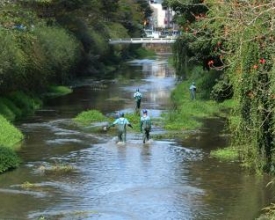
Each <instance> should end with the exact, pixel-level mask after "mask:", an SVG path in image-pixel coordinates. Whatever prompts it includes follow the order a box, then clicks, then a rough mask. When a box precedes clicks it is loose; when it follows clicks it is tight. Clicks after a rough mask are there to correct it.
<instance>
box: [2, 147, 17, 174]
mask: <svg viewBox="0 0 275 220" xmlns="http://www.w3.org/2000/svg"><path fill="white" fill-rule="evenodd" d="M19 164H20V159H19V157H18V156H17V154H16V153H15V151H13V150H12V149H10V148H6V147H2V146H0V173H3V172H5V171H7V170H10V169H14V168H17V167H18V166H19Z"/></svg>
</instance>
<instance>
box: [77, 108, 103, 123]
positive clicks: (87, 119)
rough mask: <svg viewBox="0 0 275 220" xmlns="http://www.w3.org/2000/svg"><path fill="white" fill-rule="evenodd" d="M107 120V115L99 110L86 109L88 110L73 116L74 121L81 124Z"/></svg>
mask: <svg viewBox="0 0 275 220" xmlns="http://www.w3.org/2000/svg"><path fill="white" fill-rule="evenodd" d="M107 120H108V119H107V117H105V116H104V115H103V114H102V113H101V112H99V111H97V110H88V111H84V112H81V113H79V114H78V115H77V116H76V117H75V118H74V121H76V122H78V123H81V124H89V123H92V122H103V121H107Z"/></svg>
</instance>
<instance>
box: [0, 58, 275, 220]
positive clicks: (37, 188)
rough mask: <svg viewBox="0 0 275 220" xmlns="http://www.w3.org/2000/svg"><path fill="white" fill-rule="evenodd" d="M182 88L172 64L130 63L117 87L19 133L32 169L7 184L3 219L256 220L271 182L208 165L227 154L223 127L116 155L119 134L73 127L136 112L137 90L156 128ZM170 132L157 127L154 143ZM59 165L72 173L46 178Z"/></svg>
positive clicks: (208, 126) (0, 178)
mask: <svg viewBox="0 0 275 220" xmlns="http://www.w3.org/2000/svg"><path fill="white" fill-rule="evenodd" d="M175 83H176V77H175V75H174V71H173V69H171V68H169V67H168V65H167V57H158V58H157V59H156V60H136V61H133V62H130V63H129V66H128V67H127V68H125V69H124V70H123V71H122V72H121V73H117V74H116V75H115V79H113V80H105V81H100V82H94V81H92V80H89V79H87V80H86V81H85V82H79V83H78V84H77V86H76V87H74V92H73V93H72V94H70V95H67V96H64V97H59V98H55V99H52V100H49V101H48V102H47V103H46V104H45V106H44V107H43V108H42V109H41V110H39V111H37V112H36V114H35V115H34V116H31V117H29V118H27V119H26V120H24V121H22V122H21V123H20V124H19V125H18V127H19V128H20V129H21V130H22V131H23V133H24V134H25V136H26V140H25V141H24V144H23V146H22V149H21V150H20V152H19V154H20V156H21V157H22V158H23V163H22V165H21V166H20V167H19V168H18V169H16V170H14V171H11V172H8V173H5V174H3V175H0V196H1V206H0V219H19V220H20V219H40V220H41V219H54V220H56V219H62V220H63V219H65V220H67V219H68V220H75V219H81V220H82V219H83V220H87V219H102V220H109V219H110V220H153V219H154V220H168V219H169V220H206V219H209V220H212V219H215V220H216V219H221V220H224V219H227V220H235V219H240V220H252V219H255V218H256V217H257V216H258V215H259V212H260V209H261V208H262V207H263V206H265V205H266V204H268V203H269V202H270V201H271V200H272V199H273V198H274V193H273V192H271V190H269V189H268V187H266V184H267V183H268V181H269V179H268V178H266V177H255V176H253V175H248V174H247V173H245V172H244V171H242V170H241V169H240V167H239V166H238V164H237V163H233V162H226V163H225V162H220V161H217V160H215V159H212V158H210V157H209V153H210V150H212V149H216V148H219V147H224V146H226V144H227V140H226V136H222V135H220V134H219V133H218V132H217V131H221V130H223V122H222V120H220V119H215V118H214V119H208V120H205V126H204V128H203V129H202V130H201V131H200V132H198V131H193V132H191V133H188V134H186V135H188V138H186V137H184V134H183V138H182V140H168V139H167V140H151V141H150V143H149V144H148V145H143V144H142V141H141V135H140V134H137V133H134V132H133V131H131V129H129V130H128V136H127V145H126V146H118V145H116V144H115V138H114V136H113V133H109V132H108V133H101V134H98V133H93V132H91V130H90V129H89V127H87V128H84V129H83V128H79V127H78V126H76V125H75V124H74V123H73V121H72V118H73V117H75V116H76V115H77V114H78V113H80V112H82V111H83V110H88V109H97V110H100V111H101V112H103V113H104V114H106V115H108V114H114V113H117V112H120V111H124V112H132V111H133V110H134V102H133V98H132V96H133V93H134V91H135V89H136V88H140V90H141V92H142V93H143V94H144V101H143V102H142V108H146V109H148V111H149V114H150V116H151V117H152V119H153V120H154V118H155V119H156V118H158V117H160V115H161V113H162V112H164V111H167V110H168V109H169V106H170V103H169V96H170V93H171V89H172V88H173V87H174V86H175ZM183 92H184V91H183ZM161 132H165V131H163V130H162V129H161V128H160V127H157V126H153V132H152V133H153V134H156V133H161ZM54 165H59V166H60V165H64V166H68V165H69V166H71V167H72V168H73V170H72V172H68V173H64V172H60V173H59V172H47V168H48V167H52V166H54ZM28 183H29V184H33V185H32V186H31V187H27V186H28V185H27V184H28ZM23 186H25V187H23Z"/></svg>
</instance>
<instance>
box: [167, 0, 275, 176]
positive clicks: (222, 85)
mask: <svg viewBox="0 0 275 220" xmlns="http://www.w3.org/2000/svg"><path fill="white" fill-rule="evenodd" d="M163 5H164V6H165V7H171V8H172V9H173V10H174V11H176V16H175V18H174V19H175V22H176V23H177V24H178V25H179V26H180V28H181V30H182V36H181V38H180V39H178V41H177V42H176V44H175V47H174V52H175V59H174V60H175V65H176V70H177V73H178V74H179V75H182V78H184V79H186V78H190V77H192V74H197V73H195V71H194V69H192V67H193V66H196V65H200V66H201V67H202V69H203V70H204V71H202V72H201V74H200V76H199V77H198V74H197V76H196V78H197V79H200V80H201V81H202V82H203V83H201V84H200V85H199V86H200V88H201V90H209V88H210V91H209V93H208V94H209V95H208V97H207V96H205V97H204V98H206V99H207V98H211V99H213V100H216V101H217V102H224V101H225V100H228V99H232V100H234V103H235V106H234V108H233V109H232V112H231V114H230V122H232V123H231V126H230V128H231V131H232V133H233V139H232V146H234V147H235V149H236V150H237V151H238V153H239V155H240V157H241V159H242V161H243V163H244V164H246V165H247V167H250V168H251V167H252V168H253V169H254V170H255V171H260V172H261V171H263V170H264V171H267V172H270V173H274V172H275V166H274V165H275V154H274V147H275V142H274V138H273V135H274V132H275V126H274V104H275V103H274V102H275V98H274V97H275V96H274V89H275V84H274V82H275V81H274V74H275V68H274V64H273V63H274V61H275V53H274V52H275V51H274V50H275V47H274V46H275V45H274V44H275V38H274V25H275V23H274V22H275V20H274V11H275V7H274V2H273V1H268V0H261V1H259V0H251V1H239V0H232V1H220V0H180V1H179V0H165V1H164V3H163ZM206 94H207V93H206Z"/></svg>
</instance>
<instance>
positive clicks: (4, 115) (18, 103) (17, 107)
mask: <svg viewBox="0 0 275 220" xmlns="http://www.w3.org/2000/svg"><path fill="white" fill-rule="evenodd" d="M70 92H72V90H71V89H70V88H68V87H64V86H51V87H49V88H48V90H47V92H46V93H44V95H43V97H39V96H38V95H37V96H35V95H30V94H25V93H23V92H16V93H13V94H10V95H9V96H5V97H0V124H1V126H0V132H1V136H0V152H1V157H0V173H2V172H5V171H8V170H10V169H14V168H17V167H18V166H19V164H20V158H19V157H18V156H17V154H16V150H17V149H18V148H20V145H21V142H22V141H23V140H24V138H25V137H24V135H23V134H22V132H21V131H20V130H19V129H18V128H17V127H16V126H15V125H14V124H13V123H14V122H15V121H17V120H20V119H21V118H23V117H25V116H27V115H30V114H33V113H34V111H35V110H37V109H39V108H40V107H41V106H42V103H43V98H48V97H56V96H60V95H65V94H68V93H70Z"/></svg>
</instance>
